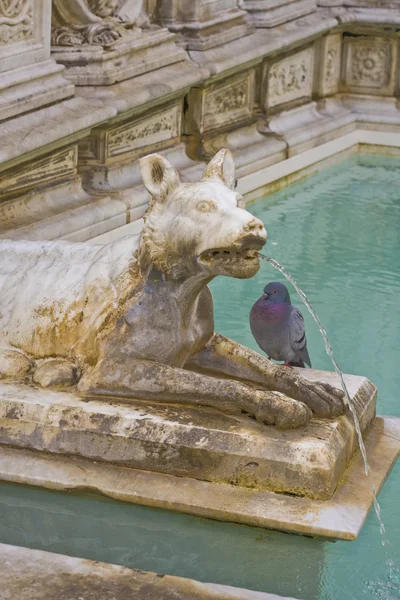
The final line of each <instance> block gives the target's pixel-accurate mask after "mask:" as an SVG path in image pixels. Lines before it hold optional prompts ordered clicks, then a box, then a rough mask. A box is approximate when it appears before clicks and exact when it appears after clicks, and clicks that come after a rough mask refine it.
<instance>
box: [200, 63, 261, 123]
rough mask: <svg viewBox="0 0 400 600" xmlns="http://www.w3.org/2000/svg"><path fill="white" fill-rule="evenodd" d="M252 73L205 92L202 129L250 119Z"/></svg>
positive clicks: (252, 95)
mask: <svg viewBox="0 0 400 600" xmlns="http://www.w3.org/2000/svg"><path fill="white" fill-rule="evenodd" d="M253 100H254V72H250V73H248V72H247V73H245V74H244V75H240V76H239V77H235V78H234V79H231V80H229V81H228V82H226V83H224V84H222V85H218V86H216V87H214V88H210V89H209V90H206V91H205V98H204V108H203V127H204V129H210V128H213V127H215V126H222V125H225V124H227V123H229V122H232V121H236V122H237V121H238V120H242V119H246V118H249V117H251V114H252V109H253Z"/></svg>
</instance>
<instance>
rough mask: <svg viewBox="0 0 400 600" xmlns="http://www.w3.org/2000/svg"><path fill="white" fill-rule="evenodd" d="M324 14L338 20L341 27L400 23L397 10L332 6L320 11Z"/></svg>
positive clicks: (399, 14) (399, 15)
mask: <svg viewBox="0 0 400 600" xmlns="http://www.w3.org/2000/svg"><path fill="white" fill-rule="evenodd" d="M320 11H321V12H322V13H325V14H327V15H330V16H332V17H335V18H336V19H338V21H339V22H340V24H341V25H352V24H360V25H367V26H368V25H369V26H371V25H378V26H379V25H390V26H392V27H393V26H394V25H398V24H399V23H400V12H399V9H398V8H397V7H396V8H378V7H373V8H368V7H356V6H355V5H354V6H346V7H344V6H332V7H330V8H324V9H320Z"/></svg>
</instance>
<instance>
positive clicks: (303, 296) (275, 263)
mask: <svg viewBox="0 0 400 600" xmlns="http://www.w3.org/2000/svg"><path fill="white" fill-rule="evenodd" d="M258 255H259V257H260V258H262V259H263V260H265V261H266V262H268V263H269V264H270V265H271V266H272V267H274V268H275V269H277V271H279V272H280V273H281V274H282V275H283V276H284V277H285V278H286V279H287V280H288V281H290V283H291V284H292V285H293V287H294V288H295V290H296V292H297V293H298V295H299V296H300V298H301V300H302V301H303V303H304V304H305V305H306V307H307V309H308V312H309V313H310V314H311V316H312V318H313V319H314V321H315V323H316V324H317V327H318V329H319V330H320V332H321V335H322V337H323V339H324V343H325V350H326V352H327V354H328V356H329V357H330V359H331V361H332V364H333V366H334V368H335V371H336V373H337V374H338V376H339V378H340V385H341V388H342V390H343V393H344V396H345V398H346V403H347V405H348V407H349V409H350V412H351V414H352V417H353V422H354V427H355V429H356V433H357V438H358V445H359V447H360V452H361V455H362V458H363V461H364V470H365V474H366V476H367V477H371V468H370V466H369V463H368V457H367V451H366V449H365V444H364V440H363V436H362V433H361V428H360V421H359V420H358V417H357V413H356V410H355V408H354V405H353V402H352V401H351V398H350V394H349V392H348V389H347V386H346V383H345V381H344V377H343V371H342V369H341V368H340V367H339V365H338V363H337V361H336V359H335V357H334V356H333V350H332V347H331V344H330V342H329V339H328V336H327V335H326V331H325V329H324V327H323V326H322V323H321V321H320V319H319V317H318V315H317V313H316V312H315V310H314V307H313V305H312V304H311V302H310V301H309V299H308V298H307V296H306V294H305V293H304V292H303V290H302V289H301V287H300V286H299V284H298V283H297V281H296V280H295V279H294V277H293V276H292V275H291V274H290V273H288V272H287V271H286V269H285V268H284V267H283V266H282V265H281V264H279V263H278V261H276V260H274V259H273V258H270V257H268V256H264V254H260V253H258ZM370 486H371V491H372V496H373V499H374V509H375V513H376V517H377V519H378V522H379V530H380V533H381V536H382V546H386V545H387V541H386V538H385V534H386V529H385V525H384V523H383V521H382V517H381V507H380V505H379V502H378V498H377V493H376V489H375V487H374V484H373V482H372V481H370ZM388 566H392V561H391V560H390V561H389V560H388Z"/></svg>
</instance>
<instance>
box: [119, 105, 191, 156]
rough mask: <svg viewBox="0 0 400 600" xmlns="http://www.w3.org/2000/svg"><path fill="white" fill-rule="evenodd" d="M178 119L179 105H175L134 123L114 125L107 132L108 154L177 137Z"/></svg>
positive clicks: (130, 150) (131, 149) (179, 113)
mask: <svg viewBox="0 0 400 600" xmlns="http://www.w3.org/2000/svg"><path fill="white" fill-rule="evenodd" d="M180 119H181V111H180V105H175V106H172V107H170V108H168V109H165V110H163V111H162V112H159V113H157V114H154V115H151V116H148V117H145V118H144V119H141V120H140V121H136V122H135V123H128V124H124V125H121V126H119V127H116V128H115V129H113V130H112V131H110V133H109V134H108V156H110V157H112V156H120V155H121V154H125V153H127V152H132V151H135V150H138V149H140V148H143V147H147V148H148V147H149V146H154V145H155V144H159V143H161V142H166V141H167V140H170V139H174V138H177V137H178V136H179V134H180Z"/></svg>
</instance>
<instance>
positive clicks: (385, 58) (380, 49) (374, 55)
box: [349, 44, 391, 87]
mask: <svg viewBox="0 0 400 600" xmlns="http://www.w3.org/2000/svg"><path fill="white" fill-rule="evenodd" d="M390 61H391V48H390V46H388V45H387V44H380V45H379V46H375V47H368V46H366V45H364V44H363V45H362V46H359V47H355V48H353V49H352V61H351V70H350V77H349V80H350V83H353V84H354V85H367V86H370V85H372V86H375V87H380V86H381V85H386V84H387V82H388V79H389V77H390Z"/></svg>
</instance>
